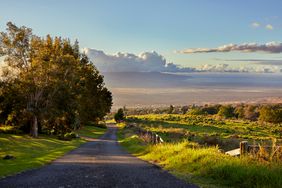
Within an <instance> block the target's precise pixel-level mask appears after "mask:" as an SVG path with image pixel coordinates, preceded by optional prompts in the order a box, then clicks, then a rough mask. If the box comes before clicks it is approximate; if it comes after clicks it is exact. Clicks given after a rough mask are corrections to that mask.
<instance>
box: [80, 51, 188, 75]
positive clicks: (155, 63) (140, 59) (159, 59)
mask: <svg viewBox="0 0 282 188" xmlns="http://www.w3.org/2000/svg"><path fill="white" fill-rule="evenodd" d="M83 51H84V53H85V54H86V55H87V56H88V57H89V58H90V60H91V61H92V62H93V63H94V65H95V66H96V67H97V68H98V69H99V70H100V71H102V72H179V71H182V68H179V66H178V65H175V64H173V63H168V62H167V60H166V59H165V58H164V57H163V56H162V55H160V54H158V53H157V52H142V53H140V54H139V55H135V54H131V53H122V52H118V53H116V54H113V55H110V54H105V53H104V52H103V51H100V50H96V49H90V48H85V49H83ZM183 70H185V71H189V69H183Z"/></svg>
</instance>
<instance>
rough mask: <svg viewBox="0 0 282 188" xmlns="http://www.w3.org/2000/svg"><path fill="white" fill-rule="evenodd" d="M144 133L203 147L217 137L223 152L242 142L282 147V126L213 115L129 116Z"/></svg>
mask: <svg viewBox="0 0 282 188" xmlns="http://www.w3.org/2000/svg"><path fill="white" fill-rule="evenodd" d="M128 121H129V122H136V123H138V125H139V126H141V127H142V128H143V129H146V130H150V131H153V132H156V133H157V134H159V135H160V136H161V137H162V138H163V139H164V140H165V141H166V142H175V141H180V140H182V139H187V138H188V139H189V140H191V141H194V142H198V143H201V142H203V140H204V138H205V137H211V136H214V137H217V138H218V139H220V140H221V141H223V142H222V144H221V143H218V145H220V147H221V149H224V150H230V149H234V148H235V147H238V146H239V142H240V141H242V140H248V141H250V142H251V143H252V142H262V143H263V142H265V143H269V142H270V141H271V140H272V139H273V138H276V139H277V143H278V144H280V143H282V124H276V125H275V124H262V123H260V122H250V121H246V120H237V119H220V118H218V117H217V116H212V115H205V116H201V115H187V114H185V115H181V114H149V115H138V116H129V117H128Z"/></svg>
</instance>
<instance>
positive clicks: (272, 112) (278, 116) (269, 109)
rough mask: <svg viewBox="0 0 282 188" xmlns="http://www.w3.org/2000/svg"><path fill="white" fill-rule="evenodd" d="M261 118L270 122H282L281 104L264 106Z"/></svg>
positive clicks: (260, 112)
mask: <svg viewBox="0 0 282 188" xmlns="http://www.w3.org/2000/svg"><path fill="white" fill-rule="evenodd" d="M259 114H260V115H259V120H260V121H264V122H269V123H281V122H282V108H281V107H279V106H263V107H262V108H261V109H260V111H259Z"/></svg>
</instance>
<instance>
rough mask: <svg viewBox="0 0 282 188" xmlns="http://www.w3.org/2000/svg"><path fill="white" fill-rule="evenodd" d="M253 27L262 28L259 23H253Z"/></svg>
mask: <svg viewBox="0 0 282 188" xmlns="http://www.w3.org/2000/svg"><path fill="white" fill-rule="evenodd" d="M251 26H252V27H253V28H258V27H260V23H259V22H253V23H252V24H251Z"/></svg>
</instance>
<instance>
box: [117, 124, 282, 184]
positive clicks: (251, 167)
mask: <svg viewBox="0 0 282 188" xmlns="http://www.w3.org/2000/svg"><path fill="white" fill-rule="evenodd" d="M119 140H120V143H121V145H122V146H123V147H125V148H126V149H127V150H128V151H129V152H130V153H132V154H134V155H136V156H138V157H140V158H142V159H144V160H148V161H151V162H154V163H157V164H159V165H161V166H162V167H163V168H164V169H166V170H169V171H170V172H172V173H173V174H175V175H176V176H178V177H180V178H182V179H184V180H186V181H188V182H194V183H196V184H198V185H200V186H203V187H225V186H227V187H279V186H281V185H282V178H281V177H282V166H281V164H277V163H275V164H274V163H273V164H267V163H259V162H257V161H254V160H251V159H250V158H243V159H240V158H235V157H230V156H227V155H224V154H222V153H220V152H218V149H217V148H216V147H206V148H200V147H199V146H198V145H197V144H195V143H189V142H187V141H182V142H178V143H166V144H159V145H154V146H152V145H151V146H150V145H144V143H143V142H142V140H140V139H139V138H138V137H137V136H136V135H134V134H133V133H132V132H131V133H130V130H128V129H123V128H121V129H120V131H119Z"/></svg>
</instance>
